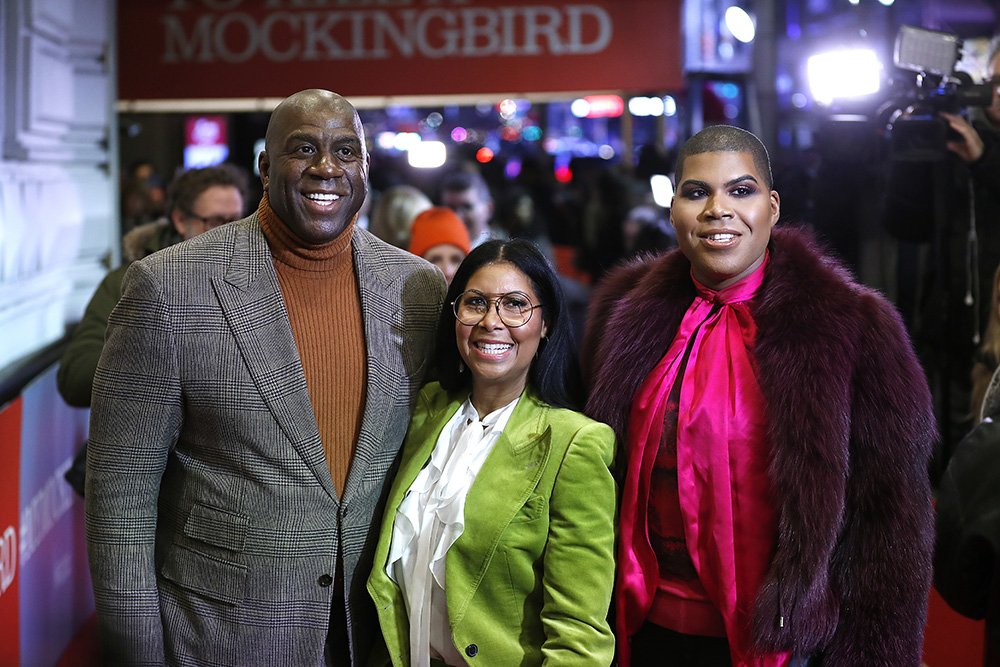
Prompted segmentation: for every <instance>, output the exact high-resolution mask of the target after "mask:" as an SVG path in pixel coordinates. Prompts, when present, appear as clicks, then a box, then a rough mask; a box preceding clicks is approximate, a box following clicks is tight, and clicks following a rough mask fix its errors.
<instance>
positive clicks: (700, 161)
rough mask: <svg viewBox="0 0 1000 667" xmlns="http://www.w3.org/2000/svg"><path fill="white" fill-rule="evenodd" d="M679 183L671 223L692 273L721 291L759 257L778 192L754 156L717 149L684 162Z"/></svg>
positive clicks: (777, 206)
mask: <svg viewBox="0 0 1000 667" xmlns="http://www.w3.org/2000/svg"><path fill="white" fill-rule="evenodd" d="M683 179H684V180H683V181H681V182H680V183H679V184H678V185H677V193H676V194H675V195H674V198H673V201H672V202H671V205H670V224H672V225H673V226H674V229H675V230H676V232H677V243H678V245H679V246H680V249H681V252H683V253H684V255H685V256H686V257H687V258H688V260H689V261H690V262H691V270H692V273H693V274H694V277H695V278H696V279H697V280H698V281H699V282H700V283H702V284H703V285H705V286H706V287H710V288H712V289H722V288H724V287H727V286H729V285H732V284H733V283H735V282H737V281H739V280H740V279H741V278H743V277H745V276H747V275H749V274H751V273H753V271H754V269H756V268H757V267H758V266H760V265H761V263H762V262H763V261H764V253H765V251H766V250H767V243H768V241H769V240H770V238H771V228H772V227H774V225H775V223H777V222H778V215H779V211H780V202H779V199H778V193H777V192H775V191H774V190H768V189H767V186H766V183H767V180H766V178H765V175H764V174H760V173H758V170H757V168H756V166H755V165H754V160H753V155H752V154H750V153H746V152H737V151H719V152H709V153H697V154H695V155H691V156H688V158H687V159H686V160H685V161H684V169H683Z"/></svg>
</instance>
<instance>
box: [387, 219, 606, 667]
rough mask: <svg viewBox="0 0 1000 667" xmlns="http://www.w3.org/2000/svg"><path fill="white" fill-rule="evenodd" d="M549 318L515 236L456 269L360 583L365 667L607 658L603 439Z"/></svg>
mask: <svg viewBox="0 0 1000 667" xmlns="http://www.w3.org/2000/svg"><path fill="white" fill-rule="evenodd" d="M565 315H566V313H565V308H564V304H563V301H562V293H561V290H560V288H559V281H558V279H557V278H556V275H555V273H554V271H553V270H552V268H551V267H550V266H549V264H548V262H547V261H546V260H545V258H544V257H543V256H542V254H541V253H540V252H539V250H538V248H537V247H535V246H534V245H533V244H531V243H530V242H528V241H525V240H521V239H515V240H512V241H489V242H487V243H484V244H483V245H480V246H479V247H478V248H475V249H474V250H473V251H472V252H471V253H470V254H469V256H468V257H467V258H466V260H465V261H464V262H463V263H462V265H461V267H460V268H459V270H458V273H456V275H455V279H454V280H453V281H452V284H451V287H450V288H449V290H448V295H447V297H446V304H445V305H444V306H443V308H442V310H441V319H440V322H439V324H438V342H437V350H436V354H435V372H436V373H437V377H438V378H440V383H438V382H434V383H431V384H429V385H428V386H427V387H425V388H424V389H423V391H421V393H420V398H419V401H418V403H417V407H416V409H415V410H414V414H413V420H412V421H411V422H410V429H409V432H408V433H407V438H406V444H405V445H404V450H403V457H402V462H401V464H400V468H399V472H398V473H397V475H396V479H395V481H394V482H393V484H392V490H391V491H390V492H389V499H388V501H387V503H386V513H385V518H384V520H383V523H382V533H381V537H380V539H379V543H378V547H377V550H376V552H375V560H374V569H373V570H372V573H371V576H370V577H369V580H368V590H369V592H370V593H371V595H372V598H373V599H374V601H375V604H376V607H377V609H378V614H379V621H380V623H381V627H382V634H383V638H384V640H385V653H386V655H385V656H384V657H383V659H382V660H380V661H374V664H390V663H391V664H392V665H395V667H410V666H413V667H427V666H428V665H430V664H438V665H440V664H446V665H455V666H457V665H467V664H469V665H471V664H482V665H524V666H530V665H543V664H551V665H574V666H582V665H605V666H606V665H609V664H610V663H611V660H612V657H613V655H614V636H613V634H612V632H611V628H610V627H609V625H608V622H607V613H608V607H609V605H610V601H611V589H612V585H613V583H614V571H615V563H614V533H615V529H614V516H615V483H614V480H613V479H612V475H611V471H610V470H609V466H610V465H611V461H612V458H613V454H614V442H615V441H614V435H613V434H612V432H611V429H609V428H608V427H607V426H606V425H604V424H599V423H597V422H594V421H593V420H591V419H588V418H587V417H585V416H584V415H582V414H581V413H579V412H576V411H575V408H577V407H578V400H579V398H578V397H577V396H575V395H574V393H575V392H578V391H579V382H578V376H577V373H576V359H575V356H574V355H573V348H572V340H571V338H572V336H571V331H570V327H569V323H568V321H567V319H566V316H565Z"/></svg>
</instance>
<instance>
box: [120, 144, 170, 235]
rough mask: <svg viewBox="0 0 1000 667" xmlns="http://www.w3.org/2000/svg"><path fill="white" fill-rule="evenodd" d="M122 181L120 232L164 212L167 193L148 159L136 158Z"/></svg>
mask: <svg viewBox="0 0 1000 667" xmlns="http://www.w3.org/2000/svg"><path fill="white" fill-rule="evenodd" d="M126 174H127V175H126V177H125V179H124V181H123V183H122V200H121V220H122V225H121V227H122V232H123V233H128V232H129V231H131V230H132V229H133V228H134V227H138V226H139V225H142V224H144V223H147V222H152V221H153V220H155V219H157V218H159V217H160V215H162V214H163V212H164V203H165V199H166V198H167V194H166V193H165V192H164V190H163V182H162V181H161V180H160V176H159V174H157V173H156V167H155V166H153V163H152V162H150V161H148V160H137V161H135V162H133V163H132V164H131V165H129V168H128V171H127V172H126Z"/></svg>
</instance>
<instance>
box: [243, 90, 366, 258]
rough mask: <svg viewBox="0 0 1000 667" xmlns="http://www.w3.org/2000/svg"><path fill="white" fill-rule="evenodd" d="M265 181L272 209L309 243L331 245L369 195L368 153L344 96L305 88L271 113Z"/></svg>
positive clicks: (264, 156)
mask: <svg viewBox="0 0 1000 667" xmlns="http://www.w3.org/2000/svg"><path fill="white" fill-rule="evenodd" d="M259 167H260V174H261V181H262V182H263V184H264V190H265V192H267V196H268V199H269V200H270V203H271V208H272V209H273V210H274V212H275V213H277V215H278V217H279V218H281V220H282V222H284V223H285V225H287V226H288V228H289V229H290V230H291V231H292V233H293V234H295V236H297V237H298V238H299V240H301V241H302V242H303V243H304V244H305V245H307V246H317V245H323V244H325V243H329V242H330V241H332V240H333V239H335V238H336V237H337V236H338V235H339V234H340V233H341V232H342V231H343V230H344V229H345V228H346V227H347V226H348V225H349V224H350V223H351V220H353V219H354V216H355V214H356V213H357V212H358V211H359V210H360V209H361V205H362V204H363V203H364V201H365V197H366V196H367V193H368V151H367V150H366V148H365V144H364V130H363V129H362V127H361V119H360V118H359V117H358V114H357V112H356V111H355V110H354V107H353V106H351V104H350V103H349V102H348V101H347V100H345V99H344V98H343V97H341V96H340V95H336V94H335V93H331V92H329V91H325V90H306V91H302V92H300V93H296V94H295V95H292V96H291V97H289V98H287V99H285V100H284V101H283V102H282V103H281V104H279V105H278V107H277V108H276V109H275V110H274V113H272V114H271V121H270V122H269V123H268V127H267V135H266V137H265V150H264V152H263V153H261V155H260V158H259Z"/></svg>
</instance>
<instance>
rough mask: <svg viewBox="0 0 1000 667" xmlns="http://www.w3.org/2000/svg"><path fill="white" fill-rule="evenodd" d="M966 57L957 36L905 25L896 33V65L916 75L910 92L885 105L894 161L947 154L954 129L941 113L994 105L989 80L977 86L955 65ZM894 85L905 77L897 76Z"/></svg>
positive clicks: (907, 84) (907, 86)
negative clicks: (898, 78) (899, 77)
mask: <svg viewBox="0 0 1000 667" xmlns="http://www.w3.org/2000/svg"><path fill="white" fill-rule="evenodd" d="M961 57H962V40H961V39H960V38H959V37H958V36H957V35H952V34H949V33H946V32H939V31H937V30H927V29H924V28H916V27H913V26H907V25H904V26H902V27H900V29H899V32H898V33H897V35H896V43H895V47H894V49H893V64H894V65H895V66H896V67H897V68H898V69H899V70H902V71H907V72H913V73H915V77H911V78H909V81H905V80H904V81H903V82H902V85H903V87H904V90H903V91H902V93H901V94H899V95H896V96H894V97H892V98H891V99H889V101H887V102H886V103H885V104H883V105H882V106H881V107H880V109H879V112H878V118H879V119H880V120H881V121H882V122H883V123H884V126H885V128H886V132H887V136H888V137H889V139H890V141H891V149H890V150H891V154H892V157H893V159H895V160H900V161H914V162H926V161H935V160H940V159H942V158H943V157H944V155H945V154H946V149H945V142H946V141H948V140H949V139H951V138H953V137H952V136H951V135H952V131H951V128H950V127H949V126H948V124H947V122H945V120H944V119H942V118H941V117H940V115H939V112H941V111H946V112H949V113H961V112H962V111H963V110H964V109H967V108H969V107H985V106H989V105H990V103H991V102H992V98H993V90H992V87H991V85H990V84H989V83H982V84H976V83H975V82H974V81H973V80H972V77H971V76H970V75H969V74H968V72H963V71H959V70H956V69H955V65H956V64H957V63H958V62H959V60H961ZM893 84H894V87H898V84H899V81H898V80H897V79H895V78H894V79H893Z"/></svg>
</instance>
